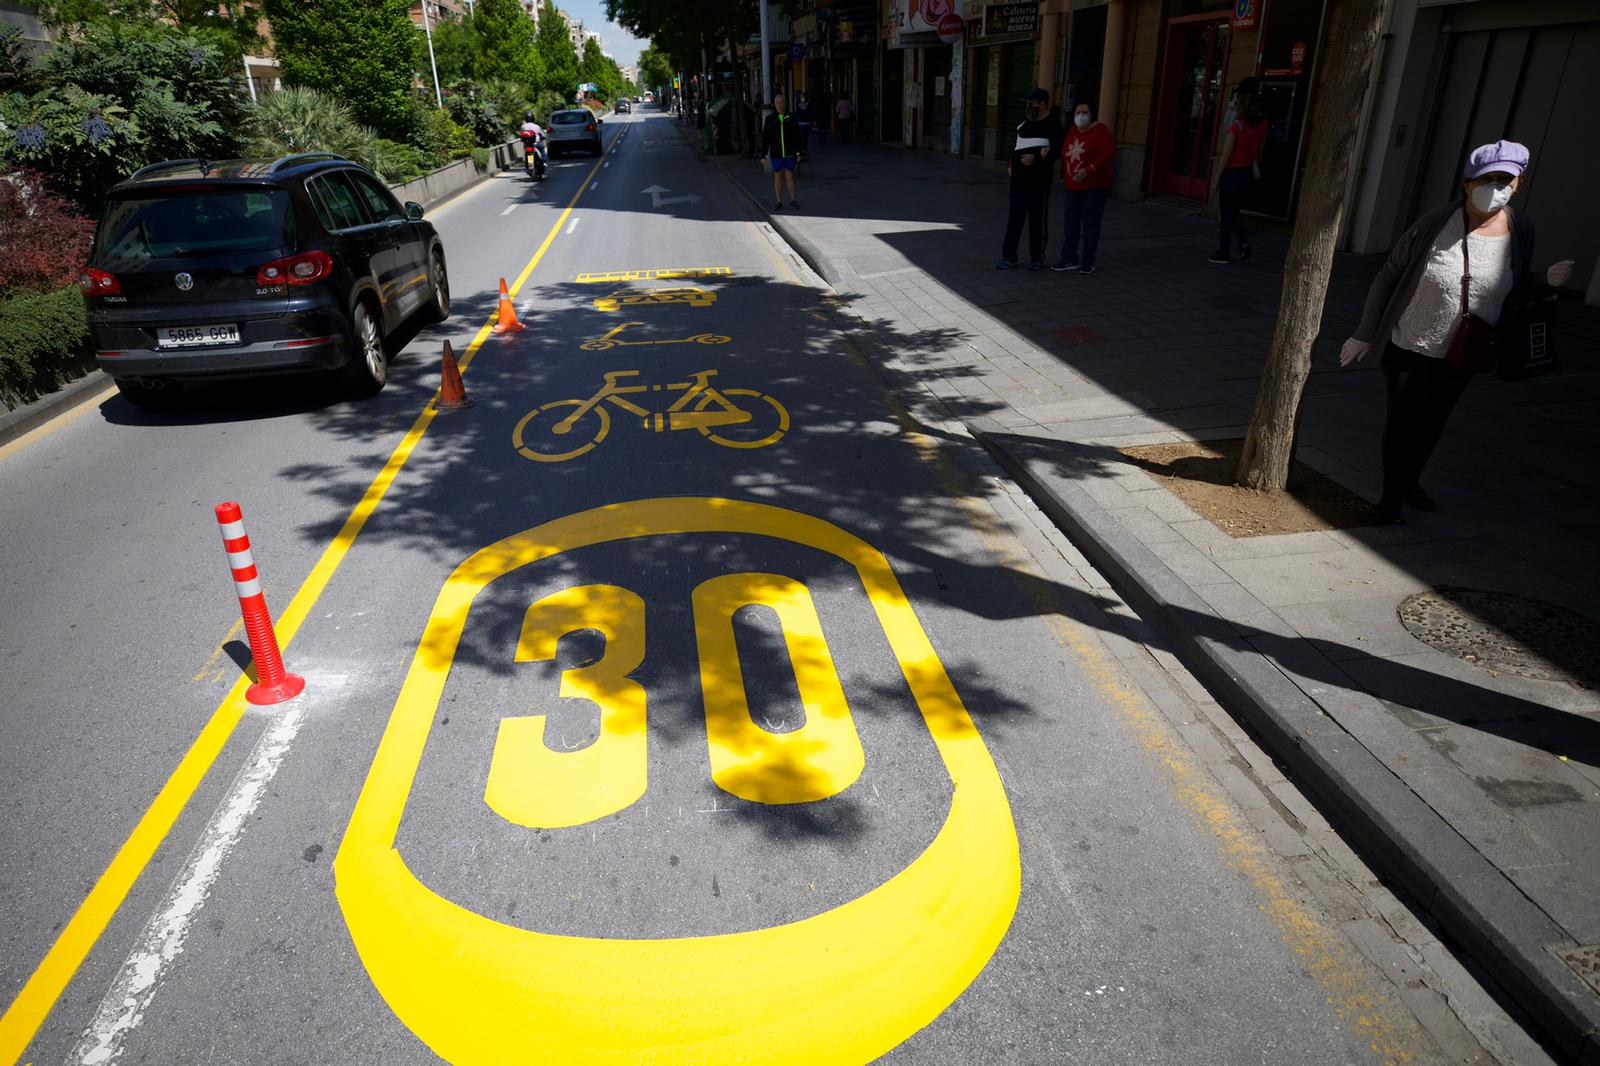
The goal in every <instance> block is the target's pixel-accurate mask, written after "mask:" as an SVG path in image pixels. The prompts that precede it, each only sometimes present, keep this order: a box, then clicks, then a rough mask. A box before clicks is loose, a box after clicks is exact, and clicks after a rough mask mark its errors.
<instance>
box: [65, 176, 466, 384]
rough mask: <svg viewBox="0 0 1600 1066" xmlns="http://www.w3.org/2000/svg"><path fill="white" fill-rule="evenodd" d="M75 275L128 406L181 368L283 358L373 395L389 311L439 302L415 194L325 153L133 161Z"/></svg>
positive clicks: (390, 325)
mask: <svg viewBox="0 0 1600 1066" xmlns="http://www.w3.org/2000/svg"><path fill="white" fill-rule="evenodd" d="M78 283H79V285H80V286H81V287H82V288H83V291H84V295H85V296H86V297H87V298H88V305H89V324H90V326H91V327H93V330H94V337H95V347H96V349H97V352H96V356H97V358H96V361H97V362H98V363H99V365H100V368H101V369H102V370H104V371H105V372H106V373H107V374H109V375H110V376H111V377H112V378H113V379H114V380H115V381H116V383H117V388H119V389H120V390H122V394H123V395H124V396H126V397H127V398H128V399H129V400H131V401H133V402H134V403H136V404H139V405H141V406H161V405H163V404H165V403H168V402H170V401H172V400H173V399H175V398H176V396H177V394H178V393H179V382H180V381H182V380H184V379H191V380H192V379H198V378H216V377H239V376H246V375H255V374H265V373H279V372H284V371H305V370H333V371H337V372H338V373H339V374H340V376H341V377H342V378H343V379H344V381H345V383H346V384H347V385H348V386H349V387H350V388H351V389H352V390H353V391H355V392H357V393H361V394H370V393H374V392H377V391H378V390H379V389H381V388H383V385H384V382H385V381H386V380H387V378H388V376H389V370H388V353H387V351H386V349H385V340H386V338H387V336H388V335H389V334H390V333H391V332H393V331H394V329H395V328H396V327H397V326H399V325H400V323H401V321H402V320H404V319H405V318H406V317H407V316H409V315H411V314H412V313H415V312H420V313H421V314H423V315H424V316H426V317H427V318H428V319H429V320H430V321H442V320H443V319H444V318H445V317H447V316H448V315H449V313H450V284H449V281H448V279H447V278H446V275H445V259H444V246H443V245H442V244H441V243H440V241H439V235H438V234H437V233H436V232H435V231H434V228H433V225H432V224H431V223H428V222H424V221H423V220H422V207H421V205H420V204H414V203H408V204H406V205H405V206H404V207H402V206H401V205H400V203H399V201H397V200H396V199H395V198H394V194H392V193H391V192H390V191H389V189H388V187H387V186H385V185H384V184H383V182H381V181H379V180H378V178H377V177H376V176H374V175H373V173H372V172H371V171H370V170H367V169H366V168H365V167H362V166H359V165H357V164H355V163H352V162H350V161H349V160H347V159H345V158H343V157H342V156H337V155H333V154H331V153H327V152H311V153H305V154H301V155H291V156H285V157H284V158H282V159H276V160H238V159H236V160H228V161H226V162H219V163H208V162H206V161H205V160H203V159H181V160H173V161H170V162H165V163H156V164H154V165H152V166H148V167H145V168H143V169H142V170H139V171H137V172H136V173H134V174H133V175H132V176H131V177H129V178H128V179H127V180H126V181H123V182H120V183H118V184H117V185H116V186H115V187H114V188H113V189H112V190H111V196H110V200H109V202H108V203H107V204H106V208H105V213H104V214H103V215H102V216H101V218H100V225H99V227H98V228H97V229H96V231H95V239H94V250H93V251H92V252H91V253H90V256H89V263H88V265H87V266H86V267H85V268H84V271H83V274H82V276H81V277H80V278H79V279H78Z"/></svg>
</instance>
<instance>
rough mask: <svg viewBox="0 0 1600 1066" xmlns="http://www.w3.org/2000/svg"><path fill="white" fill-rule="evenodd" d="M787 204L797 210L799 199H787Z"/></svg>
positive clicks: (798, 208)
mask: <svg viewBox="0 0 1600 1066" xmlns="http://www.w3.org/2000/svg"><path fill="white" fill-rule="evenodd" d="M789 206H790V207H791V208H793V209H794V210H796V211H798V210H800V201H799V200H790V201H789Z"/></svg>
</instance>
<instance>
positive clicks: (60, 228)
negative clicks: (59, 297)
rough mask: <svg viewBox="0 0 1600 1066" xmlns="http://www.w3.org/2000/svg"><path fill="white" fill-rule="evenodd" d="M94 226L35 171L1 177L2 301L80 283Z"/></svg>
mask: <svg viewBox="0 0 1600 1066" xmlns="http://www.w3.org/2000/svg"><path fill="white" fill-rule="evenodd" d="M93 239H94V223H92V222H90V221H89V220H88V219H86V218H84V217H83V216H82V215H80V214H78V212H77V210H76V209H75V208H74V207H73V206H72V204H71V203H69V202H68V201H67V200H66V199H65V198H63V197H60V196H57V195H56V194H55V193H52V192H50V191H49V190H48V189H47V188H46V187H45V184H44V178H43V177H41V176H40V175H39V174H37V173H34V172H31V171H18V172H16V173H12V174H4V175H0V299H4V298H5V297H7V296H13V295H16V294H18V293H39V292H52V291H54V290H56V289H59V288H61V287H62V286H64V285H71V284H73V283H75V282H76V281H77V278H78V271H79V270H81V269H82V268H83V263H84V260H85V259H87V258H88V256H89V244H90V242H91V241H92V240H93Z"/></svg>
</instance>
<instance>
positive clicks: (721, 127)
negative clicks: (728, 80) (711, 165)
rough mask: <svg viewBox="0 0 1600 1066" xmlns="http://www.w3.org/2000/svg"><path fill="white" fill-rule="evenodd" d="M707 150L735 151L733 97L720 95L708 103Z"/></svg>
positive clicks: (715, 151) (725, 152)
mask: <svg viewBox="0 0 1600 1066" xmlns="http://www.w3.org/2000/svg"><path fill="white" fill-rule="evenodd" d="M706 151H707V152H710V153H712V154H714V155H727V154H729V153H731V152H732V151H733V97H731V96H719V97H717V98H716V99H715V100H713V101H711V102H710V103H709V104H707V105H706Z"/></svg>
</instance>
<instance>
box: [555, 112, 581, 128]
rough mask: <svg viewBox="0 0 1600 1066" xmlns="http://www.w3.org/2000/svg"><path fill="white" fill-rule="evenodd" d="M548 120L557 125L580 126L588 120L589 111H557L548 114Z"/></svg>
mask: <svg viewBox="0 0 1600 1066" xmlns="http://www.w3.org/2000/svg"><path fill="white" fill-rule="evenodd" d="M550 121H551V122H552V123H554V124H555V125H557V126H581V125H583V124H584V123H585V122H588V121H589V112H587V111H557V112H556V113H555V114H553V115H551V116H550Z"/></svg>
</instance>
